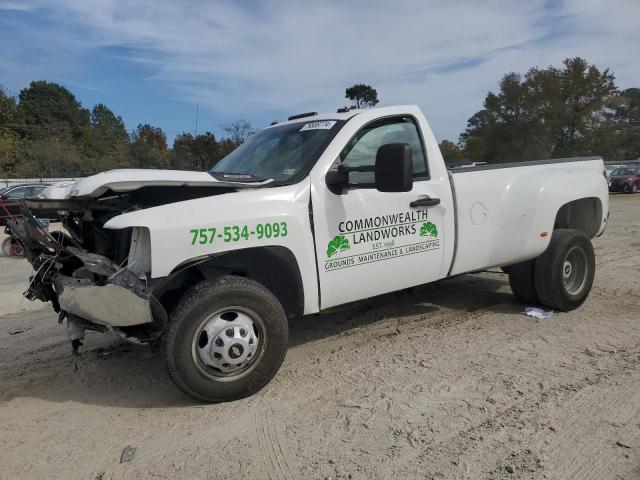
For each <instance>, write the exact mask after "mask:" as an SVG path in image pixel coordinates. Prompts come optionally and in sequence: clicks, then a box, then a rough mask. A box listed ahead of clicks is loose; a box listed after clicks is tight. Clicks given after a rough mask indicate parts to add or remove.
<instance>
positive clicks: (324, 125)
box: [300, 120, 336, 132]
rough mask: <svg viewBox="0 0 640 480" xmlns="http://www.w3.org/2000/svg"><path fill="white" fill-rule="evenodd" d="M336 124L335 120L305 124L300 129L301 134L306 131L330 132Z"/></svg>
mask: <svg viewBox="0 0 640 480" xmlns="http://www.w3.org/2000/svg"><path fill="white" fill-rule="evenodd" d="M335 124H336V121H335V120H318V121H317V122H309V123H305V124H304V125H303V126H302V128H301V129H300V131H301V132H304V131H305V130H330V129H331V127H333V126H334V125H335Z"/></svg>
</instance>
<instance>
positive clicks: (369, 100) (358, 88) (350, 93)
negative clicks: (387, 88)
mask: <svg viewBox="0 0 640 480" xmlns="http://www.w3.org/2000/svg"><path fill="white" fill-rule="evenodd" d="M344 97H345V98H348V99H349V100H351V101H352V102H353V104H354V105H353V106H354V107H355V108H369V107H375V106H376V105H377V104H378V92H377V91H376V89H375V88H373V87H372V86H370V85H365V84H363V83H358V84H355V85H353V86H351V87H349V88H347V89H346V90H345V95H344Z"/></svg>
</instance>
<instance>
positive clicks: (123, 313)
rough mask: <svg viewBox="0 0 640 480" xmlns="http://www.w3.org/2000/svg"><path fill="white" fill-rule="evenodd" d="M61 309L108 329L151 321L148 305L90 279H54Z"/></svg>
mask: <svg viewBox="0 0 640 480" xmlns="http://www.w3.org/2000/svg"><path fill="white" fill-rule="evenodd" d="M53 284H54V289H55V292H56V293H57V294H58V302H59V303H60V308H61V309H62V310H64V311H65V312H67V313H71V314H73V315H76V316H77V317H80V318H83V319H86V320H89V321H91V322H94V323H97V324H99V325H106V326H110V327H129V326H133V325H141V324H144V323H150V322H151V321H153V316H152V314H151V302H150V298H149V297H148V296H147V297H145V296H142V297H141V296H139V295H137V294H136V293H134V292H133V291H132V290H130V289H128V288H126V287H122V286H120V285H115V284H113V283H107V284H104V285H97V284H96V283H95V282H92V281H91V280H89V279H85V278H73V277H65V276H63V275H57V276H55V277H54V278H53Z"/></svg>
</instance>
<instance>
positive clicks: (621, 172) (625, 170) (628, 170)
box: [611, 168, 636, 177]
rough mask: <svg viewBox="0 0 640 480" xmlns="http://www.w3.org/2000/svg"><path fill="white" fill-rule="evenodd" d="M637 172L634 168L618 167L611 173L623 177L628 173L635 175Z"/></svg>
mask: <svg viewBox="0 0 640 480" xmlns="http://www.w3.org/2000/svg"><path fill="white" fill-rule="evenodd" d="M634 173H636V172H635V170H634V169H632V168H616V169H615V170H614V171H613V172H612V173H611V175H612V176H614V177H623V176H626V175H633V174H634Z"/></svg>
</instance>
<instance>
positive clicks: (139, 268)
mask: <svg viewBox="0 0 640 480" xmlns="http://www.w3.org/2000/svg"><path fill="white" fill-rule="evenodd" d="M131 197H132V195H131V194H124V195H113V196H110V197H109V196H105V197H102V198H98V199H88V200H73V199H71V200H70V199H63V200H57V199H29V200H27V201H26V202H25V203H24V204H23V206H22V211H21V214H22V216H21V218H18V219H15V220H13V221H9V222H8V224H9V228H10V230H11V233H12V235H13V237H14V238H15V239H16V240H17V241H18V242H19V243H20V244H21V245H22V247H23V249H24V254H25V256H26V257H27V259H28V260H29V262H30V263H31V264H32V266H33V268H34V270H35V273H34V274H33V275H32V276H31V277H30V282H29V287H28V288H27V290H26V291H25V292H24V296H25V297H26V298H28V299H29V300H36V299H37V300H41V301H43V302H48V301H49V302H51V304H52V306H53V309H54V310H55V311H56V312H57V313H58V314H59V319H60V322H62V321H63V320H64V319H65V318H66V319H67V331H68V334H69V338H70V340H71V341H72V345H73V349H74V352H76V353H77V349H78V346H79V345H81V343H80V341H81V340H82V339H83V338H84V332H85V330H87V329H88V330H95V331H100V332H104V331H107V330H109V329H113V330H115V331H117V332H118V333H120V334H121V335H122V336H123V337H125V338H128V339H131V340H136V341H141V342H149V341H152V340H154V339H156V338H158V337H159V336H160V335H161V334H162V332H163V331H164V328H165V326H166V322H167V313H166V311H165V309H164V308H163V306H162V304H161V303H160V301H159V300H158V299H157V298H156V297H155V296H154V295H153V291H152V288H151V287H150V278H149V277H150V270H151V260H150V258H151V256H150V238H149V232H148V230H146V229H145V228H138V227H133V228H127V229H121V230H109V229H105V228H104V224H105V223H106V222H107V221H108V220H109V219H111V218H113V217H114V216H116V215H119V214H121V213H123V212H126V211H131V210H133V209H137V208H144V207H146V206H148V205H142V206H141V205H136V204H133V203H132V202H131ZM52 211H55V212H59V215H60V218H61V221H62V226H63V227H64V228H63V230H60V231H54V232H47V231H46V230H45V229H43V228H42V227H41V225H40V224H39V223H38V221H37V220H36V216H37V215H40V214H42V213H51V212H52Z"/></svg>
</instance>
